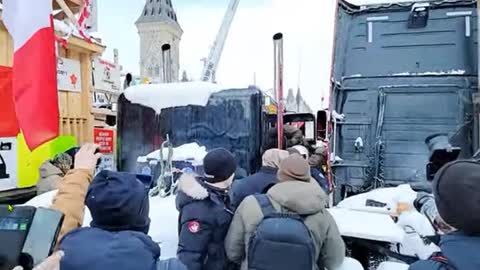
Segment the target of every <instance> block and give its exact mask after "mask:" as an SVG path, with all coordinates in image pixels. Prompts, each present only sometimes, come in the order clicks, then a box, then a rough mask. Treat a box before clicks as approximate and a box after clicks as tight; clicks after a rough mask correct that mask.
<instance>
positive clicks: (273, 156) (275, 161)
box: [262, 149, 290, 168]
mask: <svg viewBox="0 0 480 270" xmlns="http://www.w3.org/2000/svg"><path fill="white" fill-rule="evenodd" d="M289 155H290V153H288V152H287V151H285V150H279V149H270V150H267V151H265V153H263V156H262V165H263V166H265V167H270V168H278V167H280V162H282V160H284V159H285V158H287V157H288V156H289Z"/></svg>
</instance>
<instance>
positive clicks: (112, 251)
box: [59, 171, 185, 270]
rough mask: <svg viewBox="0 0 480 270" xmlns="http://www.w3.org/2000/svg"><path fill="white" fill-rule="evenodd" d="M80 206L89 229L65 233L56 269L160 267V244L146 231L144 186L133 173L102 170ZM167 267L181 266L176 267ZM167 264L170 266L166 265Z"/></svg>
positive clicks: (182, 269)
mask: <svg viewBox="0 0 480 270" xmlns="http://www.w3.org/2000/svg"><path fill="white" fill-rule="evenodd" d="M85 204H86V206H87V207H88V208H89V210H90V213H91V215H92V222H91V224H90V226H91V227H89V228H80V229H77V230H73V231H71V232H70V233H68V234H67V235H66V236H65V237H64V238H63V240H62V241H61V242H60V245H59V249H60V250H62V251H63V252H64V256H63V258H62V260H61V261H60V269H62V270H84V269H90V270H97V269H98V270H105V269H115V270H122V269H125V270H127V269H129V270H130V269H140V270H153V269H165V268H163V266H164V265H163V264H164V263H165V262H161V261H159V257H160V247H159V246H158V244H157V243H155V242H154V241H153V240H152V239H151V238H150V237H149V236H148V235H147V233H148V231H149V227H150V218H149V217H148V214H149V199H148V187H146V186H145V185H144V184H142V183H141V182H140V181H139V180H138V179H137V178H136V176H135V175H134V174H129V173H122V172H113V171H102V172H100V173H99V174H98V175H97V176H95V178H94V179H93V181H92V183H91V184H90V186H89V188H88V192H87V194H86V199H85ZM170 266H171V267H172V268H173V269H179V270H185V267H184V266H183V267H182V265H178V264H177V265H176V266H172V265H170ZM172 268H170V269H172Z"/></svg>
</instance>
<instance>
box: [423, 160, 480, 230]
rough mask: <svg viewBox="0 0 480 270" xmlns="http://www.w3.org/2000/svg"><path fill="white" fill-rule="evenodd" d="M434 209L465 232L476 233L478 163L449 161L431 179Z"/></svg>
mask: <svg viewBox="0 0 480 270" xmlns="http://www.w3.org/2000/svg"><path fill="white" fill-rule="evenodd" d="M432 185H433V194H434V196H435V202H436V205H437V208H438V212H439V214H440V216H441V217H442V219H443V220H445V222H447V223H448V224H449V225H451V226H453V227H455V228H456V229H459V230H461V231H463V232H465V233H468V234H480V215H478V213H480V163H478V162H476V161H474V160H458V161H453V162H450V163H448V164H446V165H445V166H443V168H441V169H440V170H439V171H438V172H437V174H436V175H435V178H434V180H433V183H432Z"/></svg>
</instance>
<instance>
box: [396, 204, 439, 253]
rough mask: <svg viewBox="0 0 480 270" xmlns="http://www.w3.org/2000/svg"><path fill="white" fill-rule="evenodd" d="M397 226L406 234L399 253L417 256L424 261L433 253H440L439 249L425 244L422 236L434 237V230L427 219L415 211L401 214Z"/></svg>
mask: <svg viewBox="0 0 480 270" xmlns="http://www.w3.org/2000/svg"><path fill="white" fill-rule="evenodd" d="M397 226H399V227H400V228H402V229H403V230H404V231H405V232H406V236H405V238H404V239H403V242H402V245H400V250H399V252H400V253H401V254H404V255H410V256H418V257H419V258H420V259H422V260H426V259H428V258H429V257H430V255H432V253H434V252H438V251H440V248H439V247H438V246H436V245H435V244H433V243H430V244H426V243H425V242H424V241H423V239H422V236H431V235H435V230H434V229H433V227H432V225H431V224H430V222H429V221H428V219H427V218H426V217H425V216H424V215H422V214H420V213H419V212H417V211H408V212H404V213H402V214H401V215H400V216H399V218H398V222H397Z"/></svg>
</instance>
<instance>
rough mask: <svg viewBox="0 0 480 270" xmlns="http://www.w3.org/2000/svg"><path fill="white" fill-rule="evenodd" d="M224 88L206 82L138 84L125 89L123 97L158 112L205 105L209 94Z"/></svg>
mask: <svg viewBox="0 0 480 270" xmlns="http://www.w3.org/2000/svg"><path fill="white" fill-rule="evenodd" d="M223 89H225V88H223V87H221V86H219V85H217V84H213V83H207V82H182V83H167V84H140V85H134V86H131V87H129V88H127V89H126V90H125V97H126V98H127V99H128V100H129V101H130V102H132V103H135V104H140V105H143V106H146V107H149V108H152V109H153V110H155V112H156V113H157V114H160V112H161V111H162V109H164V108H171V107H179V106H187V105H199V106H206V105H207V103H208V98H209V97H210V95H211V94H213V93H216V92H219V91H221V90H223Z"/></svg>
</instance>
